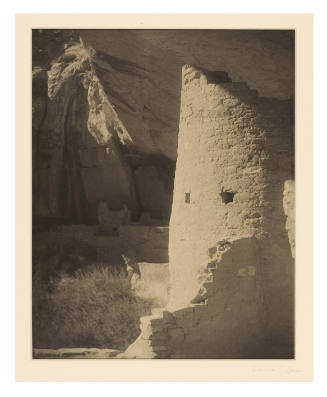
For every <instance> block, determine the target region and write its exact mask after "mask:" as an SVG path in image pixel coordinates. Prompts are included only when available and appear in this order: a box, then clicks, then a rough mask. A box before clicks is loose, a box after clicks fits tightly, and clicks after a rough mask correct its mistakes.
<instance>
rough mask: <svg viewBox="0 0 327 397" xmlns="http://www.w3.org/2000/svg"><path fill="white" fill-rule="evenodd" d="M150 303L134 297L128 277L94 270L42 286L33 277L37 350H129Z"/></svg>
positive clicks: (37, 279) (51, 281) (40, 281)
mask: <svg viewBox="0 0 327 397" xmlns="http://www.w3.org/2000/svg"><path fill="white" fill-rule="evenodd" d="M149 309H150V304H149V303H148V302H147V301H145V300H140V298H137V297H135V296H134V295H133V292H132V291H131V288H130V281H129V278H128V277H127V276H126V275H125V274H123V273H118V272H112V271H110V269H109V268H108V267H104V266H92V267H89V268H87V269H84V270H83V271H78V272H76V273H75V274H74V275H67V274H62V275H61V276H60V277H59V278H56V280H55V281H54V280H49V281H44V280H43V281H42V277H41V276H40V275H39V274H38V272H36V273H35V274H34V275H33V347H34V348H60V347H98V348H116V349H124V348H125V347H127V346H128V345H129V344H130V343H131V342H133V341H134V340H135V339H136V337H137V336H138V335H139V318H140V316H142V315H145V314H148V311H149Z"/></svg>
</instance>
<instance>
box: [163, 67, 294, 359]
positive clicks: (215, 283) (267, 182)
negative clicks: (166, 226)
mask: <svg viewBox="0 0 327 397" xmlns="http://www.w3.org/2000/svg"><path fill="white" fill-rule="evenodd" d="M182 73H183V83H182V84H183V85H182V96H181V114H180V127H179V137H178V159H177V166H176V175H175V187H174V198H173V207H172V215H171V221H170V238H169V261H170V277H171V292H170V302H169V304H168V310H170V311H176V310H178V309H180V308H183V307H185V306H188V305H190V304H206V305H207V306H208V307H209V308H211V309H210V310H209V312H208V315H207V317H208V316H209V317H210V318H212V319H216V320H214V322H215V321H216V323H217V324H218V325H217V327H218V328H219V322H221V319H222V318H223V317H222V316H221V313H222V312H223V314H224V315H226V312H228V318H227V317H225V319H224V320H223V321H224V323H225V325H226V327H227V329H228V327H229V328H230V327H232V324H234V325H236V323H237V322H236V323H235V319H236V318H239V319H240V322H242V324H243V325H244V324H245V323H248V322H249V323H251V324H253V329H256V332H257V336H256V337H257V339H258V337H259V339H260V346H261V348H260V349H261V350H262V351H264V352H265V354H267V355H269V353H268V350H270V348H269V349H268V348H267V346H268V345H269V346H275V347H274V349H275V352H276V355H277V356H280V355H281V356H283V357H284V356H290V355H292V349H293V322H294V321H293V320H294V313H293V294H294V289H293V282H294V280H293V276H294V270H293V262H294V261H293V257H292V253H291V246H290V242H289V239H288V230H287V227H286V223H287V215H288V214H287V213H286V212H287V211H286V210H285V209H284V207H283V196H284V194H285V192H284V190H285V184H286V185H287V186H288V188H287V190H288V191H289V186H290V182H289V181H290V180H292V179H294V138H293V135H294V130H293V125H294V109H293V101H292V100H288V101H286V100H285V101H282V100H278V99H274V98H263V97H260V96H258V93H257V91H255V90H251V89H249V87H248V86H247V84H246V83H243V82H240V83H233V82H232V81H231V79H230V78H229V77H228V75H227V73H225V72H208V71H205V70H202V69H200V68H196V67H192V66H189V65H185V66H184V67H183V71H182ZM284 202H285V199H284ZM288 224H290V222H288ZM247 302H248V303H247ZM250 302H251V304H250ZM217 308H219V310H218V309H217ZM247 311H250V312H251V315H250V319H248V318H246V319H245V318H244V316H247V314H246V313H247ZM219 319H220V320H219ZM228 324H229V325H228ZM210 327H211V330H212V333H215V331H214V329H215V326H213V325H212V324H211V325H210V326H209V328H210ZM241 328H242V327H241ZM241 328H240V329H241ZM248 328H249V327H248ZM250 328H251V327H250ZM217 332H218V331H217ZM242 332H244V330H243V331H242ZM209 339H210V337H209ZM193 342H194V341H193ZM277 345H278V346H279V347H278V348H277V347H276V346H277ZM271 348H272V347H271ZM260 349H259V350H260ZM267 349H268V350H267ZM191 350H192V349H191ZM262 351H261V352H259V353H258V354H259V355H260V354H261V355H262Z"/></svg>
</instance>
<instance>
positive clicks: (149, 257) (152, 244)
mask: <svg viewBox="0 0 327 397" xmlns="http://www.w3.org/2000/svg"><path fill="white" fill-rule="evenodd" d="M168 236H169V228H168V227H157V226H145V225H125V226H121V229H120V234H119V235H117V236H104V235H99V234H98V228H97V226H86V225H71V226H61V227H60V228H58V229H57V231H51V232H38V233H35V234H34V236H33V252H38V251H39V250H42V249H46V247H48V246H51V245H52V246H53V245H58V246H59V247H61V246H64V245H65V244H67V243H68V242H69V241H74V242H75V243H77V245H78V242H81V243H83V244H87V245H88V246H90V247H91V248H93V249H94V250H95V252H96V254H95V258H94V262H95V263H108V264H119V263H121V262H122V259H121V255H122V254H127V255H129V256H131V257H133V259H135V260H136V261H139V262H155V263H167V262H168Z"/></svg>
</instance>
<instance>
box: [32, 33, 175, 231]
mask: <svg viewBox="0 0 327 397" xmlns="http://www.w3.org/2000/svg"><path fill="white" fill-rule="evenodd" d="M93 55H94V52H92V49H91V48H86V47H85V45H84V43H83V42H82V41H81V42H80V43H76V42H74V43H70V44H69V45H68V46H67V47H66V48H65V49H64V52H63V53H62V54H61V55H60V56H59V57H57V58H56V59H55V60H53V62H52V64H51V65H49V70H44V69H42V68H40V67H34V71H33V217H34V220H35V221H36V222H34V223H36V224H38V223H40V219H41V220H42V219H48V220H49V221H50V223H51V220H52V221H57V222H59V223H60V222H61V223H97V213H98V206H99V204H100V203H101V202H104V203H106V205H107V206H108V208H109V210H111V211H118V210H121V209H122V208H124V207H127V208H128V209H129V211H130V212H131V214H132V218H133V219H134V220H137V219H138V218H139V217H140V215H141V213H142V212H143V211H149V213H150V215H152V216H153V217H154V218H155V219H159V221H158V222H160V220H163V219H164V220H165V221H166V223H168V219H169V215H170V206H171V201H172V187H173V183H172V181H173V178H172V176H171V174H172V173H173V171H174V165H173V164H172V162H171V161H170V160H162V159H161V158H160V156H156V157H155V158H151V157H149V155H146V156H145V155H142V153H143V152H142V153H141V154H140V153H137V152H136V151H135V144H134V142H133V140H132V138H131V136H130V135H129V132H128V131H127V129H126V128H125V125H124V123H123V122H122V120H121V119H120V118H119V116H118V114H117V112H116V110H115V106H114V105H113V104H112V103H111V101H110V100H109V99H108V97H107V94H106V93H105V91H104V89H103V86H102V84H101V82H100V80H99V78H98V76H97V73H96V71H95V69H94V67H93V61H92V56H93ZM144 186H145V187H148V186H151V187H152V188H156V190H158V193H156V195H154V196H153V198H152V200H151V195H150V196H148V195H147V194H145V193H147V192H148V190H149V188H147V191H146V192H145V193H144V191H145V190H146V189H145V188H144ZM158 194H160V196H162V198H161V197H160V200H158V203H157V198H158V197H157V196H158Z"/></svg>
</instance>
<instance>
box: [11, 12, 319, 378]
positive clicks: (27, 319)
mask: <svg viewBox="0 0 327 397" xmlns="http://www.w3.org/2000/svg"><path fill="white" fill-rule="evenodd" d="M32 29H265V30H269V29H294V30H295V38H296V49H295V52H296V67H295V80H296V90H295V105H296V106H295V116H296V123H295V125H296V128H295V146H296V155H295V158H296V168H295V169H296V272H295V274H296V277H295V278H296V281H295V283H296V305H295V307H296V314H295V317H296V324H295V330H296V331H295V359H294V360H291V359H284V360H280V359H273V360H269V359H262V360H259V359H240V360H238V359H201V360H198V359H160V360H147V359H143V360H140V359H133V360H129V359H120V360H119V359H117V360H112V359H108V360H105V359H74V360H69V359H63V360H61V359H42V360H36V359H32V325H31V323H32V314H31V313H32V308H31V307H32V298H31V297H32V270H31V268H32V204H31V203H32V112H31V109H32V89H31V87H32V78H31V77H32V59H31V58H32V47H31V44H32V43H31V41H32V32H31V30H32ZM15 62H16V88H15V90H16V91H15V94H16V119H15V122H16V185H15V187H16V202H15V205H16V240H15V243H16V302H15V304H16V313H15V315H16V353H15V354H16V381H56V382H59V381H88V382H90V381H124V382H126V381H133V382H135V381H312V379H313V15H312V14H145V15H142V14H17V15H16V59H15Z"/></svg>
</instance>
